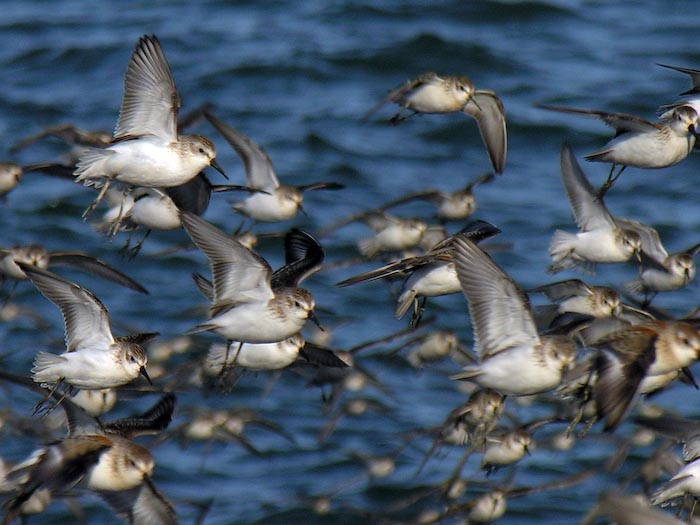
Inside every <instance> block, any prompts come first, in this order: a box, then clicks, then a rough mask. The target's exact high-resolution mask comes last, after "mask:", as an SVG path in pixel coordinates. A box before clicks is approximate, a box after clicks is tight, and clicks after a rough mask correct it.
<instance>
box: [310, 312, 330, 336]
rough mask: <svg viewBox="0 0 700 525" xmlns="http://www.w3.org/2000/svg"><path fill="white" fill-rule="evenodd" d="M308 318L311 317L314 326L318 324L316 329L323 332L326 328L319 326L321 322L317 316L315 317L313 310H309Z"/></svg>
mask: <svg viewBox="0 0 700 525" xmlns="http://www.w3.org/2000/svg"><path fill="white" fill-rule="evenodd" d="M309 319H311V320H312V321H313V322H314V324H315V325H316V326H318V329H319V330H321V331H322V332H325V331H326V330H325V329H324V328H323V327H322V326H321V323H320V322H319V320H318V317H316V314H314V313H313V312H309Z"/></svg>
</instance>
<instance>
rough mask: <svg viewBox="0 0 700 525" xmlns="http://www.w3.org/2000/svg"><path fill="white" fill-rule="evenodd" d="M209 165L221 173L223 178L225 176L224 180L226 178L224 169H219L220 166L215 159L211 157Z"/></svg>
mask: <svg viewBox="0 0 700 525" xmlns="http://www.w3.org/2000/svg"><path fill="white" fill-rule="evenodd" d="M209 165H210V166H211V167H212V168H214V169H215V170H216V171H218V172H219V173H221V174H222V175H223V176H224V178H225V179H226V180H228V175H226V174H225V173H224V170H222V169H221V166H219V163H218V162H216V159H211V162H210V163H209Z"/></svg>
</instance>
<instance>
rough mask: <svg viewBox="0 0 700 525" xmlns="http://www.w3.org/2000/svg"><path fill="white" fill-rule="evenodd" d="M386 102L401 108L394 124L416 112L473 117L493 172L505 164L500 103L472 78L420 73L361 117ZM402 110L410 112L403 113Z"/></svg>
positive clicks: (496, 97) (505, 138) (502, 111)
mask: <svg viewBox="0 0 700 525" xmlns="http://www.w3.org/2000/svg"><path fill="white" fill-rule="evenodd" d="M387 102H395V103H396V104H398V105H399V106H401V110H400V111H399V112H398V113H397V114H396V115H394V116H393V117H392V119H391V122H392V123H393V124H397V123H399V122H401V121H403V120H406V119H408V118H410V117H412V116H413V115H416V114H418V113H456V112H458V111H461V112H462V113H464V114H466V115H469V116H470V117H473V118H474V119H476V123H477V124H478V125H479V132H480V133H481V138H482V140H483V142H484V146H486V151H487V152H488V154H489V159H491V165H492V166H493V169H494V171H495V172H496V173H498V174H501V173H503V170H504V168H505V165H506V152H507V149H508V145H507V143H508V138H507V134H506V117H505V112H504V110H503V103H502V102H501V99H500V98H498V96H497V95H496V93H494V92H493V91H487V90H483V89H476V88H475V87H474V84H473V83H472V81H471V80H469V79H468V78H467V77H464V76H444V77H441V76H438V75H437V74H436V73H432V72H431V73H423V74H422V75H420V76H418V77H417V78H414V79H412V80H409V81H407V82H406V83H404V84H403V85H401V86H399V87H398V88H396V89H395V90H393V91H391V92H390V93H389V94H388V95H387V97H386V98H385V99H384V100H382V101H381V102H380V103H379V104H377V105H376V106H374V107H373V108H372V109H370V110H369V111H368V112H367V114H366V115H365V116H364V119H365V120H366V119H368V118H369V117H370V116H371V115H372V114H374V113H375V112H376V111H377V110H378V109H379V108H380V107H382V106H383V105H384V104H386V103H387ZM404 109H407V110H409V111H410V113H409V114H408V115H406V116H403V115H402V112H403V110H404Z"/></svg>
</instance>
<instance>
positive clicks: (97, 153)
mask: <svg viewBox="0 0 700 525" xmlns="http://www.w3.org/2000/svg"><path fill="white" fill-rule="evenodd" d="M113 154H114V151H112V150H108V149H100V148H89V149H88V150H87V151H86V152H85V153H83V156H82V157H80V160H78V164H77V165H76V168H75V171H74V172H73V175H75V177H76V178H75V181H76V182H83V183H84V184H85V186H95V187H99V186H100V184H97V183H96V181H95V180H93V179H100V178H103V177H105V176H107V175H109V174H108V173H105V170H104V169H103V168H102V165H103V164H104V162H105V161H106V160H107V158H109V157H110V156H111V155H113Z"/></svg>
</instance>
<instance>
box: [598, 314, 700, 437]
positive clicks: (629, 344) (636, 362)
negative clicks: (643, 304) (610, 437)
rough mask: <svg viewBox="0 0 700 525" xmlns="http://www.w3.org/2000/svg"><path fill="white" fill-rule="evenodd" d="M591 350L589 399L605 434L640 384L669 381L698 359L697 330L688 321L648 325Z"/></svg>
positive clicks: (607, 339) (608, 338)
mask: <svg viewBox="0 0 700 525" xmlns="http://www.w3.org/2000/svg"><path fill="white" fill-rule="evenodd" d="M593 348H594V349H595V351H596V354H595V358H594V361H593V366H594V371H595V373H596V376H597V377H596V380H595V383H594V385H593V386H592V394H593V399H594V400H595V403H596V409H597V412H598V417H599V418H601V419H605V430H614V429H615V428H616V427H617V425H619V423H620V422H621V421H622V419H623V418H624V417H625V415H626V414H627V412H628V411H629V409H630V408H631V406H632V403H633V402H634V400H635V399H636V398H637V397H638V396H639V395H640V393H641V389H642V387H643V381H645V380H648V379H652V380H653V379H654V378H655V377H661V378H663V377H664V376H665V375H666V374H671V379H673V377H675V376H673V375H672V374H673V373H676V372H678V371H680V370H681V369H682V368H684V367H687V366H689V365H690V364H691V363H692V362H693V361H695V360H696V359H698V357H700V330H699V329H698V326H697V324H696V323H693V322H688V321H649V322H646V323H643V324H638V325H632V326H629V327H627V328H623V329H621V330H618V331H616V332H613V333H611V334H609V335H607V336H605V337H603V338H602V339H600V340H599V341H597V342H596V343H595V345H593ZM646 388H648V387H646Z"/></svg>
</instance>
